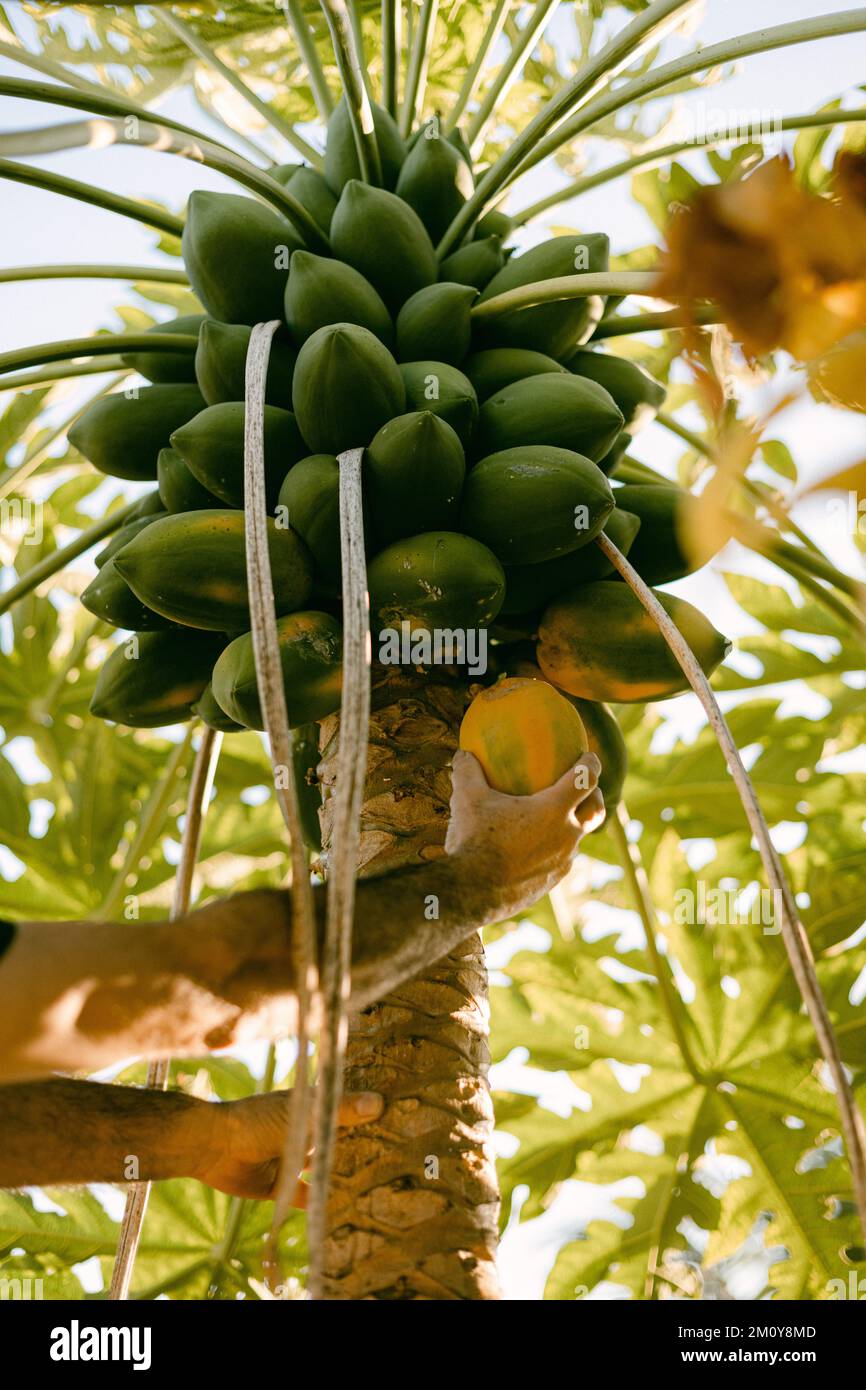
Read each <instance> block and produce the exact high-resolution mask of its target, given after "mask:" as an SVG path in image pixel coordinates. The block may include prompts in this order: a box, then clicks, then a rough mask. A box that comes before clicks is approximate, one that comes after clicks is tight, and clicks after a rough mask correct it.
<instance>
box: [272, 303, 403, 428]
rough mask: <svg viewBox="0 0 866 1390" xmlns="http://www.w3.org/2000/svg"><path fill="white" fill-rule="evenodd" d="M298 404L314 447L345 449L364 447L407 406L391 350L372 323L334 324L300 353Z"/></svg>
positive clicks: (294, 391)
mask: <svg viewBox="0 0 866 1390" xmlns="http://www.w3.org/2000/svg"><path fill="white" fill-rule="evenodd" d="M292 405H293V407H294V411H295V417H296V419H297V422H298V425H299V426H300V430H301V434H302V435H303V437H304V439H305V440H306V441H307V445H308V448H307V450H305V452H307V453H309V451H310V450H312V451H313V452H314V453H317V454H341V453H343V451H344V450H346V449H353V448H364V447H365V446H366V445H367V444H369V442H370V440H371V439H372V438H373V435H374V434H375V433H376V431H377V430H378V429H381V427H382V425H384V423H385V421H386V420H390V419H391V417H392V416H393V415H401V414H402V413H403V411H404V410H405V408H406V388H405V386H404V385H403V378H402V376H401V374H400V369H399V367H398V366H397V363H396V362H395V361H394V359H393V357H392V356H391V354H390V352H389V351H388V349H387V348H386V347H385V346H384V345H383V344H382V343H380V342H379V339H378V338H376V337H375V336H374V335H373V334H372V333H371V332H369V330H368V329H366V328H360V327H359V326H358V325H357V324H353V323H332V324H330V325H329V326H328V327H327V328H319V329H317V330H316V332H315V333H314V334H313V335H312V337H310V338H308V339H307V341H306V342H305V343H304V346H303V347H302V348H301V351H300V352H299V354H298V361H297V365H296V367H295V380H294V384H293V386H292Z"/></svg>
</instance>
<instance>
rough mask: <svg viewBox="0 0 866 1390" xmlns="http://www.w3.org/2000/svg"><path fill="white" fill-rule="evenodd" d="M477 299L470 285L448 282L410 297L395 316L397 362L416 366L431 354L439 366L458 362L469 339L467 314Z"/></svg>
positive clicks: (470, 333)
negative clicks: (411, 363)
mask: <svg viewBox="0 0 866 1390" xmlns="http://www.w3.org/2000/svg"><path fill="white" fill-rule="evenodd" d="M477 298H478V291H477V290H476V289H475V288H474V287H473V286H472V285H457V284H451V283H450V282H448V281H440V282H439V284H438V285H427V286H426V287H425V288H424V289H423V290H418V291H417V293H416V294H413V295H411V296H410V298H409V299H407V300H406V303H405V304H404V305H403V308H402V309H401V310H400V312H399V314H398V315H397V357H398V358H399V360H400V361H401V362H417V361H419V360H420V359H422V358H424V357H425V356H428V355H430V354H433V355H434V356H435V357H436V359H437V361H439V362H448V363H451V364H452V365H454V366H456V365H457V364H458V363H459V362H462V360H463V358H464V357H465V356H466V354H467V352H468V351H469V343H470V341H471V338H472V319H471V317H470V314H469V311H470V309H471V308H472V305H473V303H474V301H475V300H476V299H477Z"/></svg>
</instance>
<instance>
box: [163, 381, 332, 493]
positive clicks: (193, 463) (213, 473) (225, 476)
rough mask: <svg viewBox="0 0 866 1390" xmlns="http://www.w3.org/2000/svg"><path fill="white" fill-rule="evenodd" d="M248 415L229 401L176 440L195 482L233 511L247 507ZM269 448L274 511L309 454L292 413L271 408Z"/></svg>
mask: <svg viewBox="0 0 866 1390" xmlns="http://www.w3.org/2000/svg"><path fill="white" fill-rule="evenodd" d="M245 416H246V410H245V407H244V403H243V401H223V402H222V403H221V404H220V405H209V406H207V407H206V408H205V409H204V410H201V411H199V413H198V415H196V416H195V417H194V418H193V419H192V420H190V421H189V422H188V423H187V424H186V425H184V426H183V427H182V428H181V429H179V430H175V432H174V434H173V435H172V436H171V447H172V448H173V449H174V450H175V451H176V452H177V453H178V454H179V455H180V457H181V459H182V460H183V462H184V463H185V464H186V466H187V468H188V469H189V471H190V473H191V474H192V475H193V477H194V478H196V479H197V480H198V482H199V483H201V485H202V487H204V488H207V489H208V491H209V492H212V493H213V494H214V496H215V497H218V498H220V500H221V501H222V502H224V503H227V504H228V506H230V507H243V505H244V420H245ZM264 445H265V498H266V501H267V506H268V511H270V512H272V511H273V509H274V507H275V506H276V505H277V497H278V495H279V491H280V487H281V485H282V481H283V478H284V477H285V476H286V471H287V470H288V469H289V468H291V466H292V464H293V463H297V462H298V460H299V459H302V458H303V457H304V455H305V454H306V453H307V452H308V450H307V446H306V444H305V443H304V441H303V439H302V438H301V432H300V430H299V429H298V423H297V421H296V419H295V417H294V415H293V414H292V412H291V411H290V410H280V408H279V407H278V406H276V405H266V406H265V409H264Z"/></svg>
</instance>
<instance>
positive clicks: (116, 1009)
mask: <svg viewBox="0 0 866 1390" xmlns="http://www.w3.org/2000/svg"><path fill="white" fill-rule="evenodd" d="M581 767H582V770H583V772H584V773H585V775H584V776H583V777H580V776H578V777H575V776H574V775H573V773H572V772H569V773H567V774H566V775H565V776H564V777H563V778H562V779H561V780H560V781H559V782H558V783H556V785H555V786H553V787H550V788H548V789H547V790H546V791H543V792H539V793H537V794H536V795H535V796H532V797H512V796H506V795H504V794H503V793H500V792H496V791H493V790H492V789H491V788H490V787H488V785H487V783H486V781H485V779H484V775H483V773H482V771H481V768H480V766H479V764H478V763H477V762H476V761H475V759H474V758H472V756H471V755H470V754H465V753H459V754H457V755H456V757H455V760H454V770H453V789H452V798H451V820H450V823H449V829H448V838H447V840H446V844H445V853H444V854H443V856H442V857H441V858H439V859H435V860H432V861H429V862H427V863H425V864H423V865H419V866H417V867H413V868H409V869H404V870H401V871H399V872H398V873H394V874H389V875H387V876H383V877H381V878H371V879H365V880H362V881H361V882H360V883H359V884H358V889H357V897H356V911H355V933H354V944H353V955H352V997H351V1007H352V1008H353V1009H359V1008H363V1007H364V1006H365V1005H367V1004H369V1003H372V1002H373V1001H374V1000H375V999H378V998H381V997H382V996H383V995H384V994H386V993H387V992H388V991H389V990H391V989H393V988H394V987H395V985H397V984H399V983H400V981H401V980H405V979H408V978H411V976H412V975H414V974H417V973H418V972H419V971H420V970H422V969H424V968H425V966H427V965H429V964H432V963H433V962H434V961H436V960H438V959H440V958H441V957H442V956H443V955H446V954H447V953H448V952H449V951H450V950H452V949H453V947H454V946H455V945H457V944H458V942H460V941H462V940H463V939H464V938H465V937H466V936H467V935H469V934H470V933H471V932H472V931H474V930H477V929H478V928H479V927H482V926H485V925H487V924H488V923H490V922H494V921H500V920H501V919H502V918H504V917H507V916H509V915H511V914H513V913H515V912H517V911H520V910H521V909H522V908H525V907H528V906H530V905H531V904H532V903H533V902H535V901H536V900H537V899H538V898H539V897H540V896H541V895H542V894H543V893H545V892H547V891H548V889H549V888H550V887H552V886H553V884H554V883H556V882H558V880H559V879H560V878H562V876H563V875H564V874H565V873H566V872H567V870H568V868H569V866H570V864H571V861H572V859H573V857H574V855H575V853H576V851H577V847H578V844H579V841H580V839H581V836H582V834H583V833H584V832H585V830H586V829H589V828H593V826H594V825H595V824H597V823H599V821H600V819H601V816H602V815H603V809H602V808H601V802H600V796H599V794H598V792H597V790H596V784H597V778H598V772H599V764H598V760H597V759H596V758H595V757H594V756H593V755H592V754H586V755H585V757H584V758H583V759H581V763H579V764H578V768H581ZM575 783H578V784H579V785H575ZM431 898H432V899H434V900H435V912H436V915H435V916H431V913H430V900H431ZM324 899H325V893H324V889H323V888H321V887H320V888H318V889H317V890H316V892H315V900H316V910H317V917H318V922H319V927H320V930H321V929H322V927H323V922H324ZM290 943H291V899H290V895H289V894H288V893H287V892H285V891H273V892H263V891H259V892H254V893H246V894H238V895H236V896H234V897H231V898H226V899H222V900H219V901H217V902H214V903H210V904H208V905H207V907H205V908H202V909H201V910H200V911H198V912H196V913H193V914H192V915H191V916H190V917H188V918H186V919H184V921H182V922H177V923H171V924H170V923H163V922H160V923H142V924H130V923H124V924H114V923H102V922H47V923H25V924H20V925H19V927H18V930H17V933H16V936H15V939H14V940H13V942H12V945H11V946H10V947H9V949H8V950H7V952H6V954H5V955H4V956H3V958H2V960H0V1084H2V1083H3V1082H8V1081H16V1080H26V1079H31V1078H38V1077H43V1076H45V1075H47V1074H50V1073H51V1072H54V1071H59V1070H67V1071H73V1070H74V1071H95V1070H97V1069H99V1068H101V1067H104V1066H107V1065H110V1064H112V1063H115V1062H117V1061H118V1060H120V1059H122V1058H124V1057H130V1056H140V1057H148V1058H154V1057H164V1056H171V1055H186V1056H194V1055H195V1054H196V1053H200V1052H205V1051H211V1050H213V1049H215V1048H220V1047H228V1046H238V1045H242V1044H244V1043H246V1042H250V1041H253V1040H255V1039H260V1038H277V1037H284V1036H286V1035H287V1034H289V1033H291V1032H292V1031H293V1028H294V1024H295V1011H296V999H295V992H294V981H293V978H292V965H291V950H290Z"/></svg>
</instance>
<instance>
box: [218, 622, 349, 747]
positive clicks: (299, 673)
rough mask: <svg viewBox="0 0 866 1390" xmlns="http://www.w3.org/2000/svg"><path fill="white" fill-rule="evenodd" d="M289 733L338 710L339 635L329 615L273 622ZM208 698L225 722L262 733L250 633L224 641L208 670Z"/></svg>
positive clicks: (339, 628) (339, 685)
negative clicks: (225, 717)
mask: <svg viewBox="0 0 866 1390" xmlns="http://www.w3.org/2000/svg"><path fill="white" fill-rule="evenodd" d="M277 639H278V642H279V647H280V664H281V666H282V669H283V682H284V685H285V691H286V706H287V710H288V716H289V728H291V729H296V728H297V727H298V725H300V724H309V723H311V722H312V721H313V720H314V719H324V718H325V716H326V715H328V714H333V713H334V710H336V709H339V706H340V695H341V687H342V680H343V672H342V662H343V632H342V628H341V627H340V624H339V623H338V622H337V620H336V618H332V617H331V615H330V613H316V612H312V611H311V612H299V613H290V614H288V615H287V616H286V617H282V618H280V619H279V621H278V623H277ZM213 693H214V696H215V697H216V701H217V704H218V705H219V706H220V707H221V709H223V710H224V711H225V713H226V714H227V715H228V716H229V718H230V719H234V720H235V721H236V722H237V723H238V724H242V725H243V726H244V727H245V728H247V729H263V728H264V719H263V717H262V709H261V704H260V703H259V689H258V681H257V679H256V663H255V657H254V655H253V638H252V633H250V632H245V633H243V634H242V636H240V637H236V638H235V640H234V641H233V642H230V643H229V644H228V646H227V647H226V649H225V651H224V652H223V653H222V655H221V656H220V658H219V660H218V661H217V663H216V665H215V666H214V668H213Z"/></svg>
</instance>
